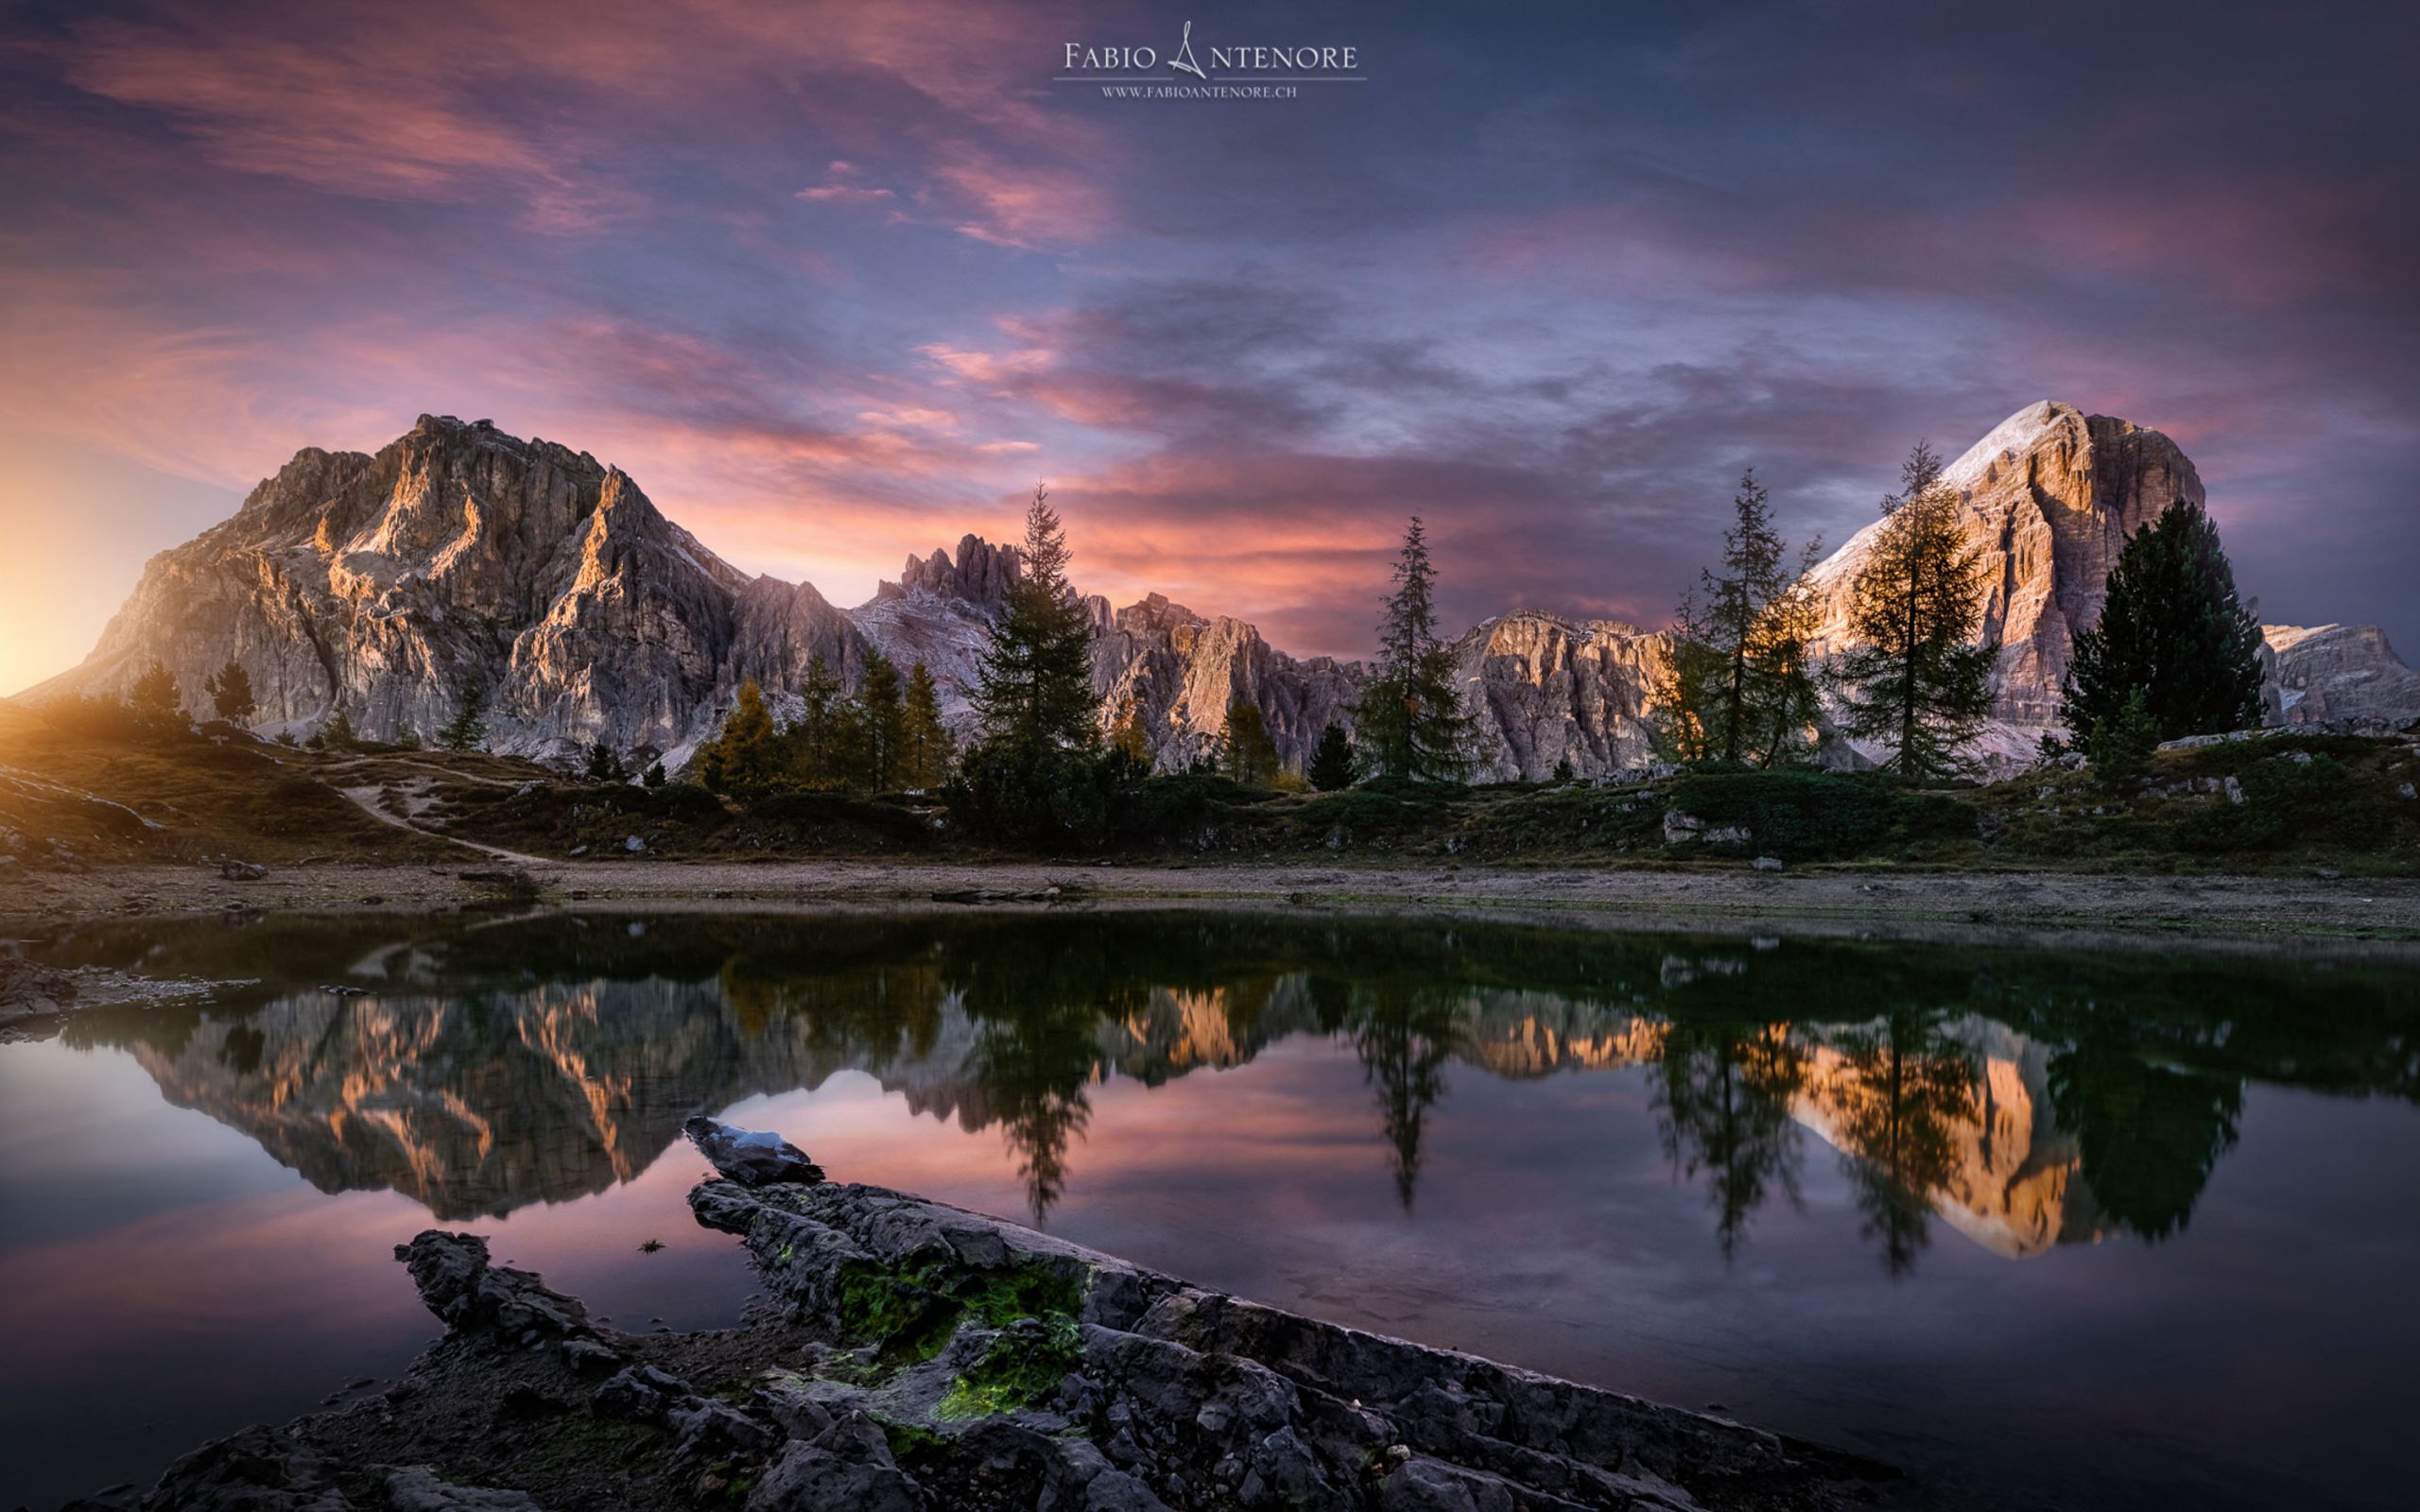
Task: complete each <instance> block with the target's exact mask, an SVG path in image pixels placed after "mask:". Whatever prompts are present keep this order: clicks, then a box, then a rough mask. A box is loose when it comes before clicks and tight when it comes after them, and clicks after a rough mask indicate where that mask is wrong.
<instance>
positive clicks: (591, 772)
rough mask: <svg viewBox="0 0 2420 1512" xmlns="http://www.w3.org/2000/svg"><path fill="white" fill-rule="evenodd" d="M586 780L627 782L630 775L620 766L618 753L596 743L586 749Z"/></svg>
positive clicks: (599, 742)
mask: <svg viewBox="0 0 2420 1512" xmlns="http://www.w3.org/2000/svg"><path fill="white" fill-rule="evenodd" d="M587 776H588V780H589V781H590V782H629V781H630V780H631V774H630V772H629V770H628V769H627V768H625V767H624V766H623V765H622V758H621V755H620V753H619V752H617V751H615V750H614V747H611V746H608V745H606V744H605V743H604V742H603V741H601V740H600V741H598V742H597V743H596V745H594V746H591V747H588V773H587Z"/></svg>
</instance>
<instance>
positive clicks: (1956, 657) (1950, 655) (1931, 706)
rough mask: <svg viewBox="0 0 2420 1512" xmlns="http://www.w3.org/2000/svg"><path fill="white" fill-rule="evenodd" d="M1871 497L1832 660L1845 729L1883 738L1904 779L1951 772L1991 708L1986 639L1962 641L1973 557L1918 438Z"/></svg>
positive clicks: (1976, 591) (1973, 628) (1968, 633)
mask: <svg viewBox="0 0 2420 1512" xmlns="http://www.w3.org/2000/svg"><path fill="white" fill-rule="evenodd" d="M1899 478H1900V489H1899V491H1898V492H1897V493H1895V494H1892V495H1890V496H1888V497H1886V498H1884V499H1883V501H1882V514H1883V524H1882V528H1881V530H1879V531H1878V532H1876V537H1875V541H1874V551H1873V555H1872V556H1871V557H1870V558H1868V560H1867V562H1866V564H1865V566H1864V567H1863V568H1862V569H1861V570H1860V571H1859V572H1858V575H1857V578H1856V581H1855V582H1854V584H1853V585H1852V599H1851V605H1850V610H1849V635H1850V638H1851V639H1852V641H1853V642H1854V643H1855V646H1854V648H1853V649H1852V650H1850V651H1848V652H1846V653H1845V654H1843V655H1842V656H1841V658H1840V660H1839V661H1838V662H1836V663H1835V668H1834V670H1835V675H1836V676H1837V677H1838V679H1840V683H1841V700H1842V705H1843V717H1842V720H1841V724H1842V726H1843V727H1844V728H1845V729H1846V730H1848V732H1849V733H1850V734H1852V735H1856V736H1859V737H1862V738H1866V739H1875V740H1883V741H1887V742H1888V743H1889V744H1890V746H1891V747H1892V753H1891V759H1890V760H1889V761H1888V762H1887V763H1885V764H1884V765H1886V766H1887V767H1889V769H1890V770H1892V771H1893V772H1895V773H1897V774H1898V775H1899V776H1901V777H1903V778H1907V779H1909V780H1910V781H1922V780H1925V779H1928V778H1939V777H1945V776H1948V775H1951V774H1953V773H1955V772H1957V771H1958V770H1960V769H1961V768H1962V766H1963V765H1964V762H1963V759H1962V756H1961V753H1960V747H1962V746H1963V745H1964V744H1965V743H1966V741H1967V740H1969V739H1970V738H1972V737H1973V735H1974V734H1975V732H1976V730H1979V729H1980V728H1981V726H1982V722H1983V719H1984V716H1985V715H1986V714H1988V713H1990V711H1991V690H1990V688H1989V686H1988V684H1987V682H1986V680H1985V679H1987V677H1988V676H1989V675H1990V672H1991V669H1992V659H1993V656H1994V654H1995V652H1996V651H1997V647H1995V646H1990V645H1977V644H1971V643H1972V642H1973V640H1974V637H1975V635H1976V632H1977V631H1978V629H1979V628H1980V627H1981V624H1982V617H1983V592H1984V585H1983V579H1982V574H1981V572H1980V570H1979V559H1980V557H1981V553H1980V552H1979V550H1978V549H1976V548H1975V547H1972V546H1969V545H1968V544H1967V543H1966V538H1965V535H1964V532H1963V531H1962V530H1961V529H1960V528H1959V518H1958V512H1959V503H1958V495H1957V494H1956V493H1955V492H1954V491H1953V490H1950V489H1948V488H1947V487H1945V485H1943V483H1942V482H1941V459H1940V457H1939V456H1937V455H1934V453H1933V450H1932V448H1931V447H1930V446H1928V445H1927V444H1925V443H1924V442H1922V441H1919V442H1917V443H1916V447H1915V450H1914V451H1913V452H1911V453H1910V454H1909V456H1908V460H1907V462H1906V464H1905V465H1904V466H1903V467H1902V468H1901V469H1900V474H1899Z"/></svg>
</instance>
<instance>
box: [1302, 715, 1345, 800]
mask: <svg viewBox="0 0 2420 1512" xmlns="http://www.w3.org/2000/svg"><path fill="white" fill-rule="evenodd" d="M1304 775H1305V776H1306V777H1308V778H1309V779H1310V780H1311V785H1312V786H1313V787H1316V788H1318V789H1319V790H1320V791H1321V792H1322V793H1335V792H1340V791H1342V790H1343V789H1345V788H1348V787H1351V786H1352V785H1353V742H1352V740H1351V738H1350V737H1348V736H1347V735H1346V734H1345V733H1344V727H1343V726H1342V725H1340V724H1338V723H1337V722H1336V721H1335V720H1333V719H1331V720H1329V721H1328V724H1327V728H1326V729H1325V730H1321V731H1320V743H1319V746H1318V747H1317V748H1315V749H1314V750H1313V751H1312V752H1311V769H1310V770H1309V771H1308V772H1306V773H1305V774H1304Z"/></svg>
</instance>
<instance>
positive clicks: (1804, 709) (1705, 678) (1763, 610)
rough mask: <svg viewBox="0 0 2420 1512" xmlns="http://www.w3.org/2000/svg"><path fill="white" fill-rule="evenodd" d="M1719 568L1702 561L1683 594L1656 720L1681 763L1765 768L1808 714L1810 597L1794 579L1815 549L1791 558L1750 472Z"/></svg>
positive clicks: (1801, 729)
mask: <svg viewBox="0 0 2420 1512" xmlns="http://www.w3.org/2000/svg"><path fill="white" fill-rule="evenodd" d="M1731 507H1732V512H1733V524H1732V527H1731V529H1729V530H1728V531H1726V532H1724V534H1723V537H1722V571H1721V572H1720V574H1718V573H1716V571H1715V570H1714V569H1713V568H1710V567H1709V568H1705V569H1703V570H1701V571H1700V573H1699V574H1698V584H1697V586H1696V587H1695V588H1693V589H1691V590H1690V591H1689V592H1688V593H1685V594H1684V595H1683V596H1682V599H1681V610H1680V614H1679V617H1678V621H1677V623H1676V625H1675V629H1676V630H1677V631H1678V632H1679V634H1678V639H1677V642H1676V644H1674V645H1673V647H1672V650H1671V652H1670V654H1669V655H1668V657H1667V659H1666V662H1665V672H1664V675H1663V677H1662V678H1661V679H1659V680H1658V684H1657V689H1656V693H1657V696H1656V704H1657V713H1656V724H1657V730H1658V733H1659V735H1660V737H1661V739H1662V742H1663V745H1664V747H1665V748H1666V750H1667V751H1668V753H1669V754H1671V755H1673V756H1674V757H1676V758H1677V759H1679V760H1682V761H1723V762H1755V763H1757V764H1758V765H1772V763H1773V762H1774V761H1776V760H1779V759H1781V758H1782V757H1783V756H1784V755H1786V754H1787V753H1788V752H1789V750H1790V749H1791V748H1792V747H1795V746H1797V745H1798V744H1800V743H1802V742H1803V741H1804V739H1805V734H1806V730H1808V729H1809V728H1810V727H1811V725H1812V724H1813V720H1814V712H1815V705H1816V697H1817V696H1816V689H1815V680H1814V678H1813V676H1812V675H1811V673H1810V672H1809V670H1808V666H1807V657H1806V640H1807V637H1808V636H1809V635H1810V634H1811V633H1812V626H1811V624H1809V623H1807V622H1808V621H1810V620H1811V619H1812V607H1811V606H1812V599H1811V595H1809V594H1808V593H1806V590H1805V589H1804V588H1803V587H1801V586H1800V584H1801V579H1802V578H1803V577H1804V576H1805V575H1806V570H1807V569H1808V568H1809V567H1811V566H1813V565H1814V562H1815V558H1816V555H1817V553H1818V551H1819V550H1820V549H1821V548H1820V546H1819V545H1818V544H1817V543H1815V542H1809V543H1808V545H1807V546H1806V550H1805V551H1803V552H1802V553H1800V555H1799V557H1798V558H1797V560H1796V562H1795V564H1793V563H1792V562H1791V561H1790V560H1789V546H1788V543H1787V542H1785V541H1783V540H1782V538H1781V534H1780V532H1778V531H1776V530H1774V529H1773V527H1772V503H1771V495H1770V494H1769V493H1768V492H1767V491H1766V490H1765V487H1764V485H1763V484H1760V483H1758V482H1757V481H1756V474H1755V471H1754V470H1751V471H1749V472H1746V473H1744V474H1742V475H1741V477H1740V479H1739V491H1738V493H1737V494H1736V495H1734V496H1733V498H1732V501H1731Z"/></svg>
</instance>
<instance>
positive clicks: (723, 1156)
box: [681, 1118, 823, 1187]
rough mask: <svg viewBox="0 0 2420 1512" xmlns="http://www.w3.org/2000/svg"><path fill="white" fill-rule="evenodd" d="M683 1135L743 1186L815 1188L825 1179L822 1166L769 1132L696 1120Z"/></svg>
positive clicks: (797, 1148) (683, 1126)
mask: <svg viewBox="0 0 2420 1512" xmlns="http://www.w3.org/2000/svg"><path fill="white" fill-rule="evenodd" d="M681 1132H682V1133H683V1134H686V1135H688V1136H689V1143H692V1144H694V1145H696V1146H697V1147H698V1153H699V1154H700V1155H702V1156H704V1157H705V1158H706V1160H707V1161H708V1162H709V1163H710V1164H712V1165H713V1166H714V1168H715V1169H716V1170H717V1171H720V1172H721V1173H722V1174H723V1175H724V1176H726V1177H730V1178H731V1179H732V1180H734V1181H736V1182H738V1183H739V1184H740V1185H741V1186H744V1187H761V1186H766V1185H769V1184H771V1183H773V1182H779V1181H795V1182H798V1183H800V1184H802V1185H806V1186H812V1185H814V1184H815V1183H816V1182H818V1181H821V1180H822V1179H823V1167H821V1166H820V1165H818V1164H816V1163H815V1162H814V1161H813V1160H808V1159H807V1158H806V1152H805V1151H804V1150H802V1149H800V1148H799V1147H798V1146H797V1145H795V1144H792V1143H790V1142H789V1141H787V1140H786V1139H784V1138H782V1137H781V1136H780V1135H779V1134H776V1133H773V1132H772V1131H771V1130H769V1129H746V1128H734V1127H732V1126H731V1125H729V1124H717V1123H716V1122H715V1121H714V1120H713V1119H711V1118H693V1119H691V1120H689V1122H687V1123H686V1124H683V1125H681Z"/></svg>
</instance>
